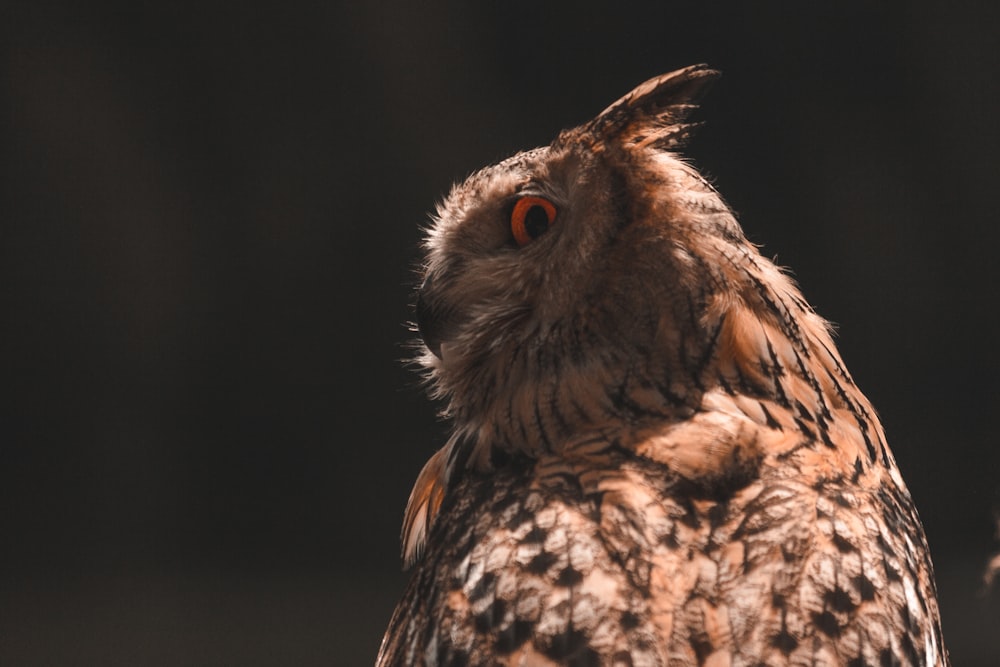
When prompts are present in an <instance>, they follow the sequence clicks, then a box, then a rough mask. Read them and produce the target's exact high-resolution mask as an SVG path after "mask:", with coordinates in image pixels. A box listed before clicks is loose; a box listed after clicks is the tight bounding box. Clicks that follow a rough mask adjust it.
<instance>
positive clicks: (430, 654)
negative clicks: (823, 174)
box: [378, 66, 947, 667]
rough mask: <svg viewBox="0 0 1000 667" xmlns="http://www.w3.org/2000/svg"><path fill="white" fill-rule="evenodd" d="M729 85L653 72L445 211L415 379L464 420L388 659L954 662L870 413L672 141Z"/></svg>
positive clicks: (821, 337)
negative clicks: (422, 371)
mask: <svg viewBox="0 0 1000 667" xmlns="http://www.w3.org/2000/svg"><path fill="white" fill-rule="evenodd" d="M716 77H717V73H716V72H714V71H713V70H710V69H708V68H707V67H705V66H694V67H689V68H686V69H683V70H679V71H677V72H673V73H671V74H666V75H663V76H660V77H657V78H655V79H652V80H651V81H649V82H647V83H644V84H642V85H641V86H639V87H638V88H636V89H635V90H634V91H633V92H631V93H630V94H628V95H627V96H625V97H624V98H622V99H621V100H620V101H618V102H616V103H615V104H613V105H612V106H610V107H609V108H608V109H606V110H605V111H604V112H602V113H601V114H600V115H598V116H597V117H596V118H595V119H594V120H592V121H590V122H588V123H586V124H584V125H582V126H580V127H577V128H575V129H572V130H568V131H565V132H563V133H561V134H560V135H559V136H558V137H557V138H556V140H555V141H554V142H553V143H552V144H551V145H550V146H547V147H544V148H539V149H535V150H532V151H528V152H524V153H519V154H518V155H515V156H514V157H512V158H510V159H508V160H506V161H504V162H502V163H500V164H498V165H495V166H491V167H487V168H486V169H484V170H482V171H480V172H479V173H477V174H475V175H473V176H472V177H470V178H469V179H468V180H467V181H466V182H464V183H462V184H460V185H458V186H456V187H455V188H454V189H453V190H452V192H451V194H450V195H449V196H448V198H447V199H446V200H445V202H444V203H443V204H442V205H441V206H440V208H439V211H438V215H437V218H436V219H435V221H434V224H433V225H432V227H431V228H430V230H429V232H428V236H427V242H426V248H427V257H426V262H425V264H424V269H423V270H424V276H423V277H424V282H423V285H422V287H421V289H420V292H419V298H418V306H417V309H418V320H419V325H420V330H421V334H422V337H423V340H424V343H425V347H424V348H423V352H422V354H421V356H420V362H421V363H422V364H423V365H424V367H425V368H426V369H427V372H428V375H429V378H430V380H431V382H432V384H433V387H434V393H435V395H436V396H438V397H440V398H442V399H444V400H445V401H446V404H447V408H446V414H447V416H448V417H449V418H450V419H451V420H452V423H453V425H454V429H453V434H452V436H451V438H450V439H449V440H448V442H447V444H446V445H445V446H444V448H443V449H441V450H440V451H439V452H438V453H437V454H435V455H434V456H433V457H432V458H431V460H430V461H429V462H428V463H427V465H426V467H425V468H424V470H423V472H422V473H421V474H420V477H419V478H418V480H417V483H416V486H415V487H414V489H413V493H412V495H411V498H410V503H409V507H408V508H407V512H406V518H405V524H404V530H403V543H404V553H405V558H406V560H407V562H408V563H410V564H415V570H414V572H413V577H412V580H411V581H410V584H409V586H408V588H407V590H406V592H405V593H404V596H403V599H402V601H401V602H400V603H399V606H398V607H397V609H396V612H395V614H394V616H393V618H392V621H391V623H390V625H389V629H388V631H387V632H386V635H385V639H384V640H383V644H382V649H381V651H380V653H379V657H378V664H379V665H561V664H571V665H671V666H674V667H682V666H687V665H711V666H713V667H718V666H724V665H733V666H736V665H852V666H861V665H873V666H874V665H946V664H947V655H946V653H945V649H944V646H943V643H942V638H941V630H940V623H939V619H938V608H937V601H936V599H935V588H934V581H933V574H932V568H931V562H930V557H929V552H928V548H927V544H926V542H925V540H924V535H923V530H922V528H921V526H920V522H919V519H918V517H917V514H916V510H915V509H914V507H913V503H912V501H911V499H910V496H909V493H908V492H907V490H906V486H905V485H904V483H903V480H902V479H901V477H900V475H899V471H898V469H897V467H896V464H895V462H894V460H893V457H892V454H891V452H890V451H889V448H888V446H887V445H886V442H885V436H884V434H883V431H882V427H881V425H880V424H879V421H878V418H877V417H876V415H875V411H874V409H873V408H872V406H871V404H870V403H869V402H868V399H866V398H865V396H864V395H863V394H862V393H861V391H860V390H859V389H858V388H857V386H856V385H855V384H854V381H853V380H852V379H851V376H850V374H849V373H848V371H847V369H846V368H845V366H844V363H843V361H842V360H841V358H840V355H839V354H838V352H837V350H836V347H835V346H834V344H833V341H832V339H831V336H830V332H829V328H828V326H827V324H826V323H825V322H824V321H823V320H822V319H821V318H820V317H819V316H818V315H816V314H815V313H814V312H813V311H812V309H811V308H810V307H809V305H808V304H807V303H806V301H805V299H804V298H803V297H802V295H801V294H800V292H799V290H798V289H797V288H796V286H795V285H794V284H793V283H792V281H791V280H790V279H789V278H788V277H787V276H786V275H785V274H783V273H782V272H781V271H780V270H779V269H778V268H777V267H776V266H775V265H774V264H773V263H772V262H770V261H769V260H767V259H766V258H764V257H763V256H761V254H760V253H759V252H758V251H757V249H756V248H755V247H754V246H753V245H752V244H750V243H749V242H748V241H747V240H746V238H745V237H744V235H743V232H742V230H741V229H740V227H739V225H738V223H737V222H736V220H735V218H734V217H733V214H732V212H731V211H730V210H729V208H728V207H727V206H726V205H725V203H724V202H723V200H722V199H721V197H720V196H719V195H718V194H717V193H716V192H715V190H714V189H713V188H712V187H711V186H710V185H709V184H708V183H707V182H706V181H705V179H704V178H702V177H701V176H700V175H699V174H698V172H697V171H696V170H695V169H694V168H693V167H691V166H690V165H688V164H686V163H685V162H683V161H682V160H681V159H680V158H679V157H678V156H677V155H676V154H675V153H673V152H672V151H674V150H676V149H678V148H679V147H680V146H681V145H682V144H683V141H684V140H685V139H686V137H687V135H688V133H689V130H690V128H691V127H692V126H690V125H686V124H685V119H686V117H687V116H688V114H689V113H690V111H691V110H692V109H693V105H694V104H695V103H696V101H697V99H698V97H699V95H700V94H701V93H702V92H703V90H704V89H705V87H706V84H708V83H710V82H711V81H713V80H714V79H715V78H716ZM522 200H523V203H521V204H518V202H521V201H522Z"/></svg>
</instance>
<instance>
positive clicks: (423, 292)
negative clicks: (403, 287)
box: [416, 276, 443, 359]
mask: <svg viewBox="0 0 1000 667" xmlns="http://www.w3.org/2000/svg"><path fill="white" fill-rule="evenodd" d="M430 285H431V279H430V277H429V276H428V277H427V278H426V279H425V280H424V283H423V285H421V286H420V290H418V291H417V308H416V309H417V329H418V330H419V331H420V337H421V338H423V339H424V345H426V346H427V349H428V350H430V351H431V352H432V353H433V354H434V356H435V357H437V358H438V359H441V358H442V357H441V334H442V328H443V327H442V318H441V316H440V312H439V311H437V310H435V309H434V308H432V307H431V306H430V305H429V303H428V298H427V293H428V291H429V289H430Z"/></svg>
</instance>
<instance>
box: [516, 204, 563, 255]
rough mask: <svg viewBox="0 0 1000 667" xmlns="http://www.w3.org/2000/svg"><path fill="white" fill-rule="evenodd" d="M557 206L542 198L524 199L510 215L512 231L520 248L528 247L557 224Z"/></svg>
mask: <svg viewBox="0 0 1000 667" xmlns="http://www.w3.org/2000/svg"><path fill="white" fill-rule="evenodd" d="M555 219H556V206H555V204H553V203H552V202H550V201H549V200H548V199H543V198H542V197H522V198H521V199H518V200H517V203H516V204H514V210H513V211H512V212H511V214H510V231H511V232H512V233H513V234H514V240H515V241H516V242H517V245H519V246H522V247H524V246H526V245H528V244H529V243H531V242H532V241H534V240H535V239H537V238H538V237H539V236H541V235H542V234H544V233H545V232H547V231H549V227H550V226H551V225H552V223H553V222H555Z"/></svg>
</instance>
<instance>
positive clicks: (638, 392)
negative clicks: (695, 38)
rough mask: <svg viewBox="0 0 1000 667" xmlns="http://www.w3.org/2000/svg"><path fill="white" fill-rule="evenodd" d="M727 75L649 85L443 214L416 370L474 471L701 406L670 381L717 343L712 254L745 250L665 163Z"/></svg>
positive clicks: (701, 185)
mask: <svg viewBox="0 0 1000 667" xmlns="http://www.w3.org/2000/svg"><path fill="white" fill-rule="evenodd" d="M717 77H718V72H716V71H714V70H711V69H709V68H707V67H706V66H704V65H696V66H693V67H688V68H686V69H682V70H679V71H676V72H673V73H671V74H666V75H663V76H659V77H656V78H654V79H652V80H650V81H648V82H646V83H644V84H642V85H640V86H639V87H638V88H636V89H635V90H634V91H632V92H631V93H629V94H628V95H626V96H625V97H623V98H622V99H621V100H619V101H617V102H615V103H614V104H612V105H611V106H610V107H608V108H607V109H606V110H605V111H603V112H602V113H600V114H599V115H598V116H597V117H596V118H594V119H593V120H591V121H589V122H587V123H585V124H583V125H581V126H579V127H576V128H574V129H571V130H567V131H564V132H562V133H561V134H560V135H559V136H558V137H557V138H556V139H555V141H553V142H552V143H551V144H550V145H549V146H545V147H542V148H537V149H534V150H531V151H527V152H523V153H518V154H517V155H515V156H513V157H511V158H509V159H507V160H505V161H503V162H501V163H499V164H496V165H493V166H490V167H487V168H485V169H483V170H481V171H479V172H477V173H476V174H474V175H472V176H471V177H470V178H468V179H467V180H466V181H465V182H463V183H461V184H459V185H457V186H455V187H454V188H453V189H452V191H451V193H450V194H449V195H448V197H447V198H446V199H445V200H444V202H443V203H442V204H441V205H440V207H439V208H438V212H437V216H436V218H435V220H434V222H433V225H432V226H431V227H430V229H429V231H428V234H427V239H426V251H427V255H426V262H425V264H424V274H423V282H422V286H421V287H420V290H419V293H418V299H417V319H418V325H419V329H420V333H421V335H422V338H423V342H424V346H423V348H422V352H423V353H422V354H421V356H420V358H419V360H420V363H421V364H423V366H424V367H425V368H426V369H427V370H428V372H429V376H430V379H431V380H432V382H433V386H434V387H435V392H436V395H437V396H439V397H441V398H443V399H445V400H446V402H447V408H446V413H447V414H448V415H449V416H450V417H451V418H453V419H454V420H455V422H456V426H457V428H458V429H459V430H460V431H462V435H463V436H464V437H466V438H471V440H472V441H474V442H475V443H479V444H481V445H483V447H482V448H480V451H479V452H478V453H479V454H480V455H481V456H485V455H487V454H489V453H490V452H489V450H491V449H498V448H499V449H502V450H512V451H517V452H527V453H530V452H534V451H539V450H552V449H556V448H558V447H559V443H560V442H561V441H563V440H565V439H566V438H567V437H570V436H573V435H574V434H575V433H577V432H578V431H579V430H581V429H586V428H588V427H593V426H600V425H601V424H602V423H604V422H608V421H612V420H618V419H622V418H626V419H641V418H643V416H644V415H645V413H646V412H650V411H652V412H653V413H673V412H678V411H680V412H684V411H688V410H690V408H691V406H692V405H695V404H696V403H697V397H695V396H693V395H692V392H690V391H687V390H684V389H683V387H685V386H686V385H688V384H689V383H688V382H687V381H686V379H685V380H682V378H680V377H678V374H679V373H682V372H686V371H685V369H684V368H683V366H684V364H685V363H686V362H687V361H692V357H693V358H694V360H696V359H697V356H698V354H700V353H701V352H702V351H703V350H704V348H705V345H706V344H707V343H708V340H707V336H706V332H705V331H701V329H702V328H703V327H702V326H701V324H702V322H701V320H702V315H703V313H704V311H705V309H706V308H707V307H709V306H710V305H711V301H712V297H713V295H712V294H710V293H708V292H709V291H710V290H709V289H707V288H710V286H711V285H712V284H713V280H714V279H713V278H712V275H713V274H714V273H716V272H717V271H716V270H715V269H714V267H713V264H714V263H715V261H716V260H715V259H714V256H715V255H716V252H715V251H716V250H717V249H722V248H727V247H732V248H734V249H736V248H740V247H742V245H743V244H744V241H743V235H742V232H741V231H740V228H739V226H738V225H737V223H736V221H735V220H734V218H733V216H732V214H731V213H730V211H729V209H728V208H727V207H726V205H725V204H724V203H723V202H722V200H721V198H720V197H719V196H718V194H717V193H716V192H715V191H714V190H713V188H712V187H711V186H710V185H709V184H708V183H707V182H706V181H705V180H704V179H703V178H702V177H701V176H700V175H699V174H698V173H697V172H696V171H695V170H694V169H693V168H692V167H691V166H690V165H688V164H686V163H685V162H683V161H682V160H681V159H680V158H679V157H678V156H677V155H676V154H675V153H674V152H673V151H674V150H675V149H677V148H678V147H680V146H681V144H682V143H683V141H684V140H685V139H686V138H687V136H688V135H689V133H690V131H691V129H692V127H693V125H691V124H687V123H686V122H685V120H686V118H687V116H688V115H689V114H690V112H691V111H692V110H693V109H694V108H695V103H696V101H697V100H698V99H699V97H700V96H701V94H702V93H703V92H704V91H705V90H706V88H707V86H708V84H710V83H711V82H712V81H714V80H715V79H716V78H717ZM702 251H704V252H710V253H711V254H712V256H713V259H711V260H708V259H706V258H705V257H704V256H703V253H702ZM715 282H718V281H715ZM672 385H674V386H672Z"/></svg>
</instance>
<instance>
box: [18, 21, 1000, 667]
mask: <svg viewBox="0 0 1000 667" xmlns="http://www.w3.org/2000/svg"><path fill="white" fill-rule="evenodd" d="M945 4H946V3H943V2H941V3H932V2H910V3H906V4H902V3H901V4H900V5H898V6H895V7H893V6H890V5H887V4H885V3H868V4H867V5H866V7H865V9H861V8H860V6H857V7H855V8H852V7H851V5H845V4H842V3H802V5H803V6H802V7H799V6H798V5H793V4H792V3H789V4H788V5H787V6H784V5H776V4H770V3H746V5H747V6H750V5H753V7H754V8H753V9H752V10H751V9H748V8H746V7H744V3H739V4H737V3H733V4H732V5H731V6H725V7H724V6H716V8H715V9H707V8H699V7H700V6H699V7H695V6H693V5H691V4H688V3H683V4H680V3H669V2H658V3H651V4H649V5H636V4H631V3H625V2H616V3H610V4H608V5H602V6H598V5H590V4H581V3H559V4H549V3H545V4H544V5H543V3H538V4H537V5H536V3H527V2H489V3H461V2H455V3H453V4H451V5H443V4H435V5H430V4H427V3H419V2H395V3H374V2H372V3H366V4H365V3H342V2H341V3H338V2H326V3H316V4H309V5H306V4H294V3H292V4H289V5H287V6H284V7H283V8H279V5H275V6H273V7H269V8H268V7H264V6H261V5H258V4H249V5H248V4H239V3H231V4H230V5H229V6H221V5H210V4H202V5H190V6H182V5H180V4H177V3H166V2H164V3H153V4H149V5H140V4H135V5H133V4H127V5H122V7H121V8H120V9H118V10H112V9H110V8H107V7H105V8H103V9H100V10H98V9H92V8H91V9H83V8H75V7H76V5H74V4H71V3H69V2H67V3H66V4H65V5H64V6H58V5H53V4H51V3H44V2H42V3H24V4H21V5H9V4H8V5H3V6H2V7H0V47H2V52H0V53H2V56H0V108H2V114H0V170H2V171H0V221H2V227H0V299H2V302H0V306H2V311H0V312H2V320H0V321H2V327H0V337H2V340H0V377H2V382H3V385H2V386H3V387H4V388H5V389H6V392H5V397H4V398H3V400H2V402H0V663H2V664H4V665H150V666H158V665H355V664H357V665H363V664H370V662H371V660H372V659H373V657H374V655H375V652H376V650H377V647H378V642H379V640H380V637H381V633H382V630H383V628H384V626H385V624H386V622H387V621H388V618H389V614H390V612H391V609H392V606H393V604H394V603H395V600H396V598H397V596H398V595H399V593H400V592H401V590H402V587H403V584H404V581H405V575H404V574H403V573H401V572H400V564H399V560H398V556H397V553H398V546H397V534H398V529H399V524H400V519H401V515H402V511H403V507H404V504H405V502H406V498H407V495H408V493H409V490H410V486H411V484H412V482H413V480H414V478H415V476H416V475H417V472H418V471H419V469H420V467H421V465H422V463H423V461H424V460H426V458H427V457H429V456H430V454H431V453H432V452H433V451H434V449H435V448H436V447H437V446H439V445H440V444H441V443H442V442H443V439H444V434H445V432H446V426H445V425H443V424H440V423H438V422H437V421H436V419H435V412H434V411H435V406H433V405H432V404H431V402H429V401H428V400H427V399H426V398H425V397H424V396H423V394H422V391H421V389H420V388H419V387H418V386H417V382H416V376H415V375H414V374H413V373H412V372H410V371H409V370H407V369H405V368H404V367H403V365H402V364H401V363H400V359H402V358H403V357H404V356H405V355H406V350H405V347H404V343H405V342H406V341H407V340H408V338H410V335H411V334H410V333H409V332H408V331H407V328H406V326H405V322H406V321H407V320H408V319H409V318H410V317H411V313H410V309H409V306H408V304H409V302H410V299H411V293H410V290H411V288H412V283H413V277H412V274H411V271H410V268H411V266H412V265H413V264H414V262H415V261H416V259H417V248H418V239H419V227H420V225H421V224H422V223H423V222H424V221H425V220H426V214H427V212H428V211H430V210H431V209H432V207H433V205H434V203H435V201H436V200H437V198H439V197H440V196H441V195H442V194H444V192H445V191H446V190H447V188H448V187H449V185H450V184H451V182H452V181H453V180H455V179H459V178H461V177H463V176H464V175H465V174H467V173H468V172H469V171H471V170H473V169H475V168H477V167H478V166H480V165H482V164H485V163H488V162H492V161H494V160H496V159H498V158H501V157H504V156H505V155H507V154H508V153H511V152H513V151H515V150H517V149H519V148H527V147H531V146H534V145H537V144H541V143H546V142H548V141H549V140H550V139H551V138H552V136H554V134H555V133H556V132H557V131H558V130H559V129H561V128H563V127H565V126H569V125H573V124H576V123H578V122H581V121H584V120H586V119H587V118H588V117H590V116H591V115H593V114H595V113H597V112H598V111H600V110H601V109H603V108H604V107H605V106H606V105H607V104H608V103H610V102H611V101H613V100H614V99H616V98H617V97H618V96H619V95H621V94H623V93H625V92H627V91H628V90H630V89H631V88H632V87H633V86H634V85H635V84H637V83H639V82H641V81H643V80H644V79H646V78H648V77H650V76H653V75H655V74H659V73H662V72H665V71H668V70H671V69H674V68H676V67H680V66H684V65H687V64H691V63H695V62H701V61H706V62H709V63H710V64H712V65H714V66H716V67H718V68H721V69H722V70H723V71H724V77H723V79H722V81H721V82H720V83H719V84H718V85H717V86H716V87H715V89H714V90H713V92H712V94H711V95H710V96H709V98H708V99H707V101H706V104H705V108H704V109H703V112H702V113H701V114H700V116H701V118H702V119H705V120H707V121H708V123H709V124H708V127H707V128H705V129H704V130H702V132H701V133H700V135H699V137H698V138H697V139H696V140H695V142H694V144H693V145H692V147H691V148H690V150H689V151H688V153H689V154H690V155H691V156H692V158H693V160H694V161H695V163H696V164H698V165H699V166H700V167H701V168H703V169H704V170H705V171H706V172H707V173H708V174H710V175H711V177H712V178H713V179H714V180H715V182H716V184H717V186H718V187H719V189H720V190H721V191H722V193H723V194H724V195H725V196H726V197H727V198H728V200H729V201H730V202H731V204H732V205H733V206H734V208H735V209H736V210H737V211H738V212H739V213H740V215H741V219H742V221H743V224H744V227H745V228H746V230H747V233H748V235H749V236H750V237H751V238H752V239H753V240H754V241H756V242H758V243H763V244H765V252H766V253H767V254H769V255H775V254H776V255H777V257H778V260H779V262H780V263H782V264H784V265H787V266H790V267H792V268H793V269H794V272H795V275H796V276H797V278H798V280H799V281H800V283H801V284H802V287H803V289H804V291H805V293H806V295H807V297H808V298H809V299H810V300H811V302H812V303H813V304H814V305H815V306H816V308H817V309H818V310H819V311H820V313H822V314H823V315H825V316H826V317H828V318H830V319H832V320H833V321H834V322H836V323H838V325H839V330H840V339H839V340H840V345H841V349H842V351H843V354H844V356H845V358H846V359H847V362H848V364H849V365H850V368H851V369H852V371H853V373H854V375H855V378H856V379H857V380H858V382H859V384H860V385H861V386H862V387H863V388H864V389H865V390H866V392H867V393H868V394H869V395H870V397H871V398H872V399H873V401H874V403H875V404H876V406H877V407H878V408H879V410H880V412H881V414H882V417H883V419H884V422H885V425H886V428H887V431H888V434H889V440H890V442H891V443H892V446H893V448H894V450H895V452H896V455H897V458H898V459H899V463H900V466H901V468H902V469H903V472H904V475H905V477H906V479H907V480H908V482H909V485H910V488H911V490H912V493H913V495H914V496H915V498H916V501H917V503H918V506H919V508H920V511H921V514H922V516H923V518H924V521H925V523H926V527H927V533H928V536H929V539H930V541H931V545H932V547H933V554H934V557H935V561H936V564H937V569H938V575H939V588H940V594H941V605H942V609H943V612H944V624H945V633H946V637H947V639H948V642H949V645H950V648H951V651H952V654H953V658H954V661H955V664H956V666H957V665H995V664H997V663H1000V595H998V593H997V591H996V590H994V591H993V592H992V594H991V593H989V592H988V591H985V590H984V587H983V584H982V579H981V575H982V570H983V567H984V565H985V563H986V561H987V559H988V557H989V554H990V553H991V552H992V551H993V550H994V549H997V548H998V544H997V542H996V541H995V539H994V510H995V508H997V507H998V506H1000V492H998V490H1000V448H998V447H997V438H996V431H997V429H996V426H995V424H996V420H997V415H998V409H997V403H998V390H997V387H998V382H997V378H998V375H1000V356H998V354H997V348H996V344H997V340H998V334H1000V325H998V320H1000V318H998V315H997V305H998V297H997V286H998V278H1000V265H998V261H997V253H996V245H997V241H998V239H1000V219H998V218H1000V216H998V214H997V204H996V201H997V177H998V176H1000V174H998V169H997V166H998V159H997V156H998V155H1000V141H998V140H1000V132H998V125H1000V121H998V118H1000V114H998V111H1000V104H998V102H1000V100H998V86H997V83H996V82H997V81H998V79H1000V48H998V45H997V38H998V36H1000V10H998V8H1000V4H998V3H993V2H982V3H979V4H976V5H962V4H961V3H947V5H948V7H947V8H945V7H944V5H945Z"/></svg>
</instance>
